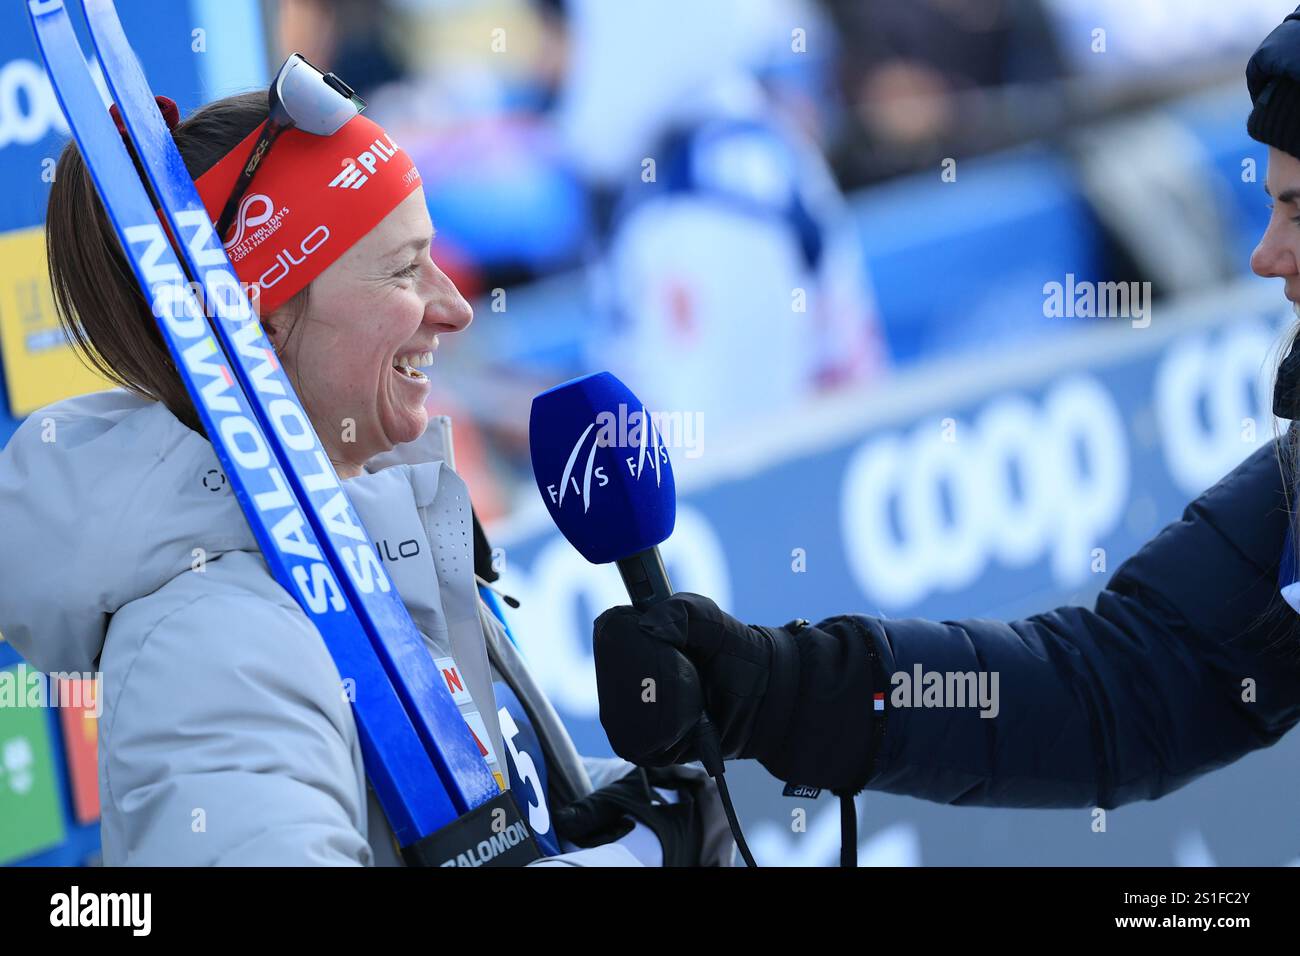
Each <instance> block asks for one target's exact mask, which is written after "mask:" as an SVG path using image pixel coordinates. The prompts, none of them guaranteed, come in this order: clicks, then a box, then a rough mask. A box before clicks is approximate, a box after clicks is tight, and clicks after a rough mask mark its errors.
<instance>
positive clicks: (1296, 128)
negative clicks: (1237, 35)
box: [1246, 8, 1300, 158]
mask: <svg viewBox="0 0 1300 956" xmlns="http://www.w3.org/2000/svg"><path fill="white" fill-rule="evenodd" d="M1246 86H1247V87H1248V88H1249V89H1250V101H1251V104H1252V106H1253V108H1252V109H1251V111H1250V119H1248V120H1247V121H1246V132H1247V133H1249V134H1250V136H1251V138H1252V139H1255V140H1258V141H1259V142H1261V143H1264V144H1265V145H1267V146H1273V147H1276V148H1277V149H1280V150H1282V151H1283V152H1285V153H1290V154H1291V155H1292V156H1295V157H1297V158H1300V8H1297V9H1296V12H1295V13H1293V14H1291V15H1290V16H1288V17H1287V18H1286V19H1285V20H1283V21H1282V24H1281V26H1279V27H1278V28H1277V29H1275V30H1274V31H1273V32H1272V33H1270V34H1269V35H1268V36H1267V37H1266V38H1265V40H1264V42H1263V43H1261V44H1260V45H1259V49H1258V50H1256V51H1255V54H1254V56H1252V57H1251V58H1250V62H1249V63H1247V64H1246Z"/></svg>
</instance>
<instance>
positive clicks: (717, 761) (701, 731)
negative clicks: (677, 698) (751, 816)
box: [695, 714, 758, 868]
mask: <svg viewBox="0 0 1300 956" xmlns="http://www.w3.org/2000/svg"><path fill="white" fill-rule="evenodd" d="M695 748H696V751H697V752H698V753H699V755H700V763H702V764H703V765H704V769H705V771H706V772H707V773H708V775H709V776H710V777H712V778H713V780H714V782H715V783H716V784H717V785H718V796H719V797H721V798H722V810H723V812H724V813H726V815H727V825H728V826H729V827H731V836H732V839H734V840H735V841H736V849H738V850H739V851H740V856H741V859H743V860H744V861H745V866H748V867H752V868H757V867H758V863H756V862H755V861H754V854H752V853H750V852H749V844H747V843H746V842H745V834H744V833H742V832H741V829H740V820H739V818H737V816H736V808H735V806H734V805H733V804H732V802H731V791H730V790H728V789H727V780H726V773H727V770H726V767H725V765H724V761H723V759H722V743H721V741H719V740H718V729H717V728H716V727H714V726H713V721H711V720H709V715H708V714H704V715H703V716H701V717H700V722H699V723H698V724H696V725H695Z"/></svg>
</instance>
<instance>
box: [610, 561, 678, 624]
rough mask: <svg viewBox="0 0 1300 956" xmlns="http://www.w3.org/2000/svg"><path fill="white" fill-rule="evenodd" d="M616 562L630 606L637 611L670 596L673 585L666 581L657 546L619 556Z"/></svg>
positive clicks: (665, 572)
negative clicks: (623, 556)
mask: <svg viewBox="0 0 1300 956" xmlns="http://www.w3.org/2000/svg"><path fill="white" fill-rule="evenodd" d="M616 563H617V564H618V573H619V574H621V575H622V576H623V584H624V586H625V587H626V588H627V594H628V597H630V598H631V599H632V606H633V607H634V608H636V609H637V610H638V611H645V610H647V609H649V608H651V607H653V606H654V605H656V604H658V603H659V602H660V601H665V600H667V599H668V598H670V597H672V595H673V586H672V584H670V583H669V582H668V572H667V570H665V569H664V560H663V558H661V557H660V556H659V548H658V547H657V546H656V547H650V548H646V549H645V550H644V551H638V552H637V553H636V554H633V555H629V556H628V557H626V558H619V559H618V561H617V562H616Z"/></svg>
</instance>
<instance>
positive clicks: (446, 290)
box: [426, 263, 474, 332]
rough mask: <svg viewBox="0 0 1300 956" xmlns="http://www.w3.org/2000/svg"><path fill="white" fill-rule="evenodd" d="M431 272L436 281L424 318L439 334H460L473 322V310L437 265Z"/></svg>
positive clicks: (435, 264) (454, 284)
mask: <svg viewBox="0 0 1300 956" xmlns="http://www.w3.org/2000/svg"><path fill="white" fill-rule="evenodd" d="M433 270H434V272H435V274H436V279H435V282H434V290H433V295H432V296H430V298H429V304H428V309H427V314H426V318H427V319H428V320H430V321H432V322H433V323H434V324H436V325H437V326H438V331H439V332H460V331H461V330H463V329H464V328H466V327H467V326H468V325H469V324H470V323H471V322H473V321H474V309H473V307H472V306H471V305H470V304H469V303H468V302H467V301H465V297H464V296H463V295H461V294H460V290H459V289H458V288H456V283H454V282H452V281H451V279H450V277H448V276H447V274H446V273H445V272H443V271H442V270H441V269H439V268H438V264H437V263H434V266H433Z"/></svg>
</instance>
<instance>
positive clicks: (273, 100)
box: [217, 53, 366, 240]
mask: <svg viewBox="0 0 1300 956" xmlns="http://www.w3.org/2000/svg"><path fill="white" fill-rule="evenodd" d="M269 100H270V102H269V104H268V105H269V115H268V116H267V120H266V124H265V125H264V126H263V127H262V134H261V135H260V136H258V138H257V142H256V143H254V144H253V148H252V150H251V151H250V152H249V154H248V159H247V160H246V161H245V162H244V168H243V170H242V171H241V172H240V174H239V178H238V179H237V180H235V185H234V188H233V189H232V190H231V191H230V198H229V199H227V200H226V205H225V208H223V209H222V210H221V217H220V218H219V219H218V220H217V235H218V236H220V237H221V238H222V239H223V240H224V239H225V236H226V233H228V232H229V231H230V227H231V225H232V224H233V223H234V221H235V214H236V212H238V210H239V201H240V200H241V199H243V198H244V194H245V193H246V192H248V187H249V186H250V185H251V184H252V182H253V176H254V174H255V173H256V172H257V169H258V167H259V166H261V165H262V161H263V160H265V159H266V154H267V153H269V152H270V151H271V147H272V146H273V145H274V144H275V141H276V140H277V139H279V138H280V134H281V133H283V132H284V131H285V130H288V129H300V130H302V131H303V132H304V133H311V134H313V135H315V136H332V135H333V134H334V133H337V132H338V131H339V130H340V129H342V128H343V127H344V126H345V125H346V124H347V122H348V120H350V119H352V118H353V117H354V116H358V115H360V113H361V111H362V110H364V109H365V108H366V104H365V101H364V100H362V99H361V97H359V96H357V94H356V91H354V90H353V89H352V87H350V86H348V85H347V84H346V83H344V82H343V81H342V80H340V79H339V78H338V77H337V76H335V75H334V74H333V73H322V72H321V71H320V70H318V69H316V67H314V66H312V65H311V64H310V63H309V62H308V61H307V58H306V57H304V56H302V55H301V54H299V53H291V54H290V55H289V58H288V59H287V60H285V61H284V65H283V66H281V67H280V71H279V72H278V73H276V75H275V81H274V82H273V83H272V84H271V89H270V92H269Z"/></svg>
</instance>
